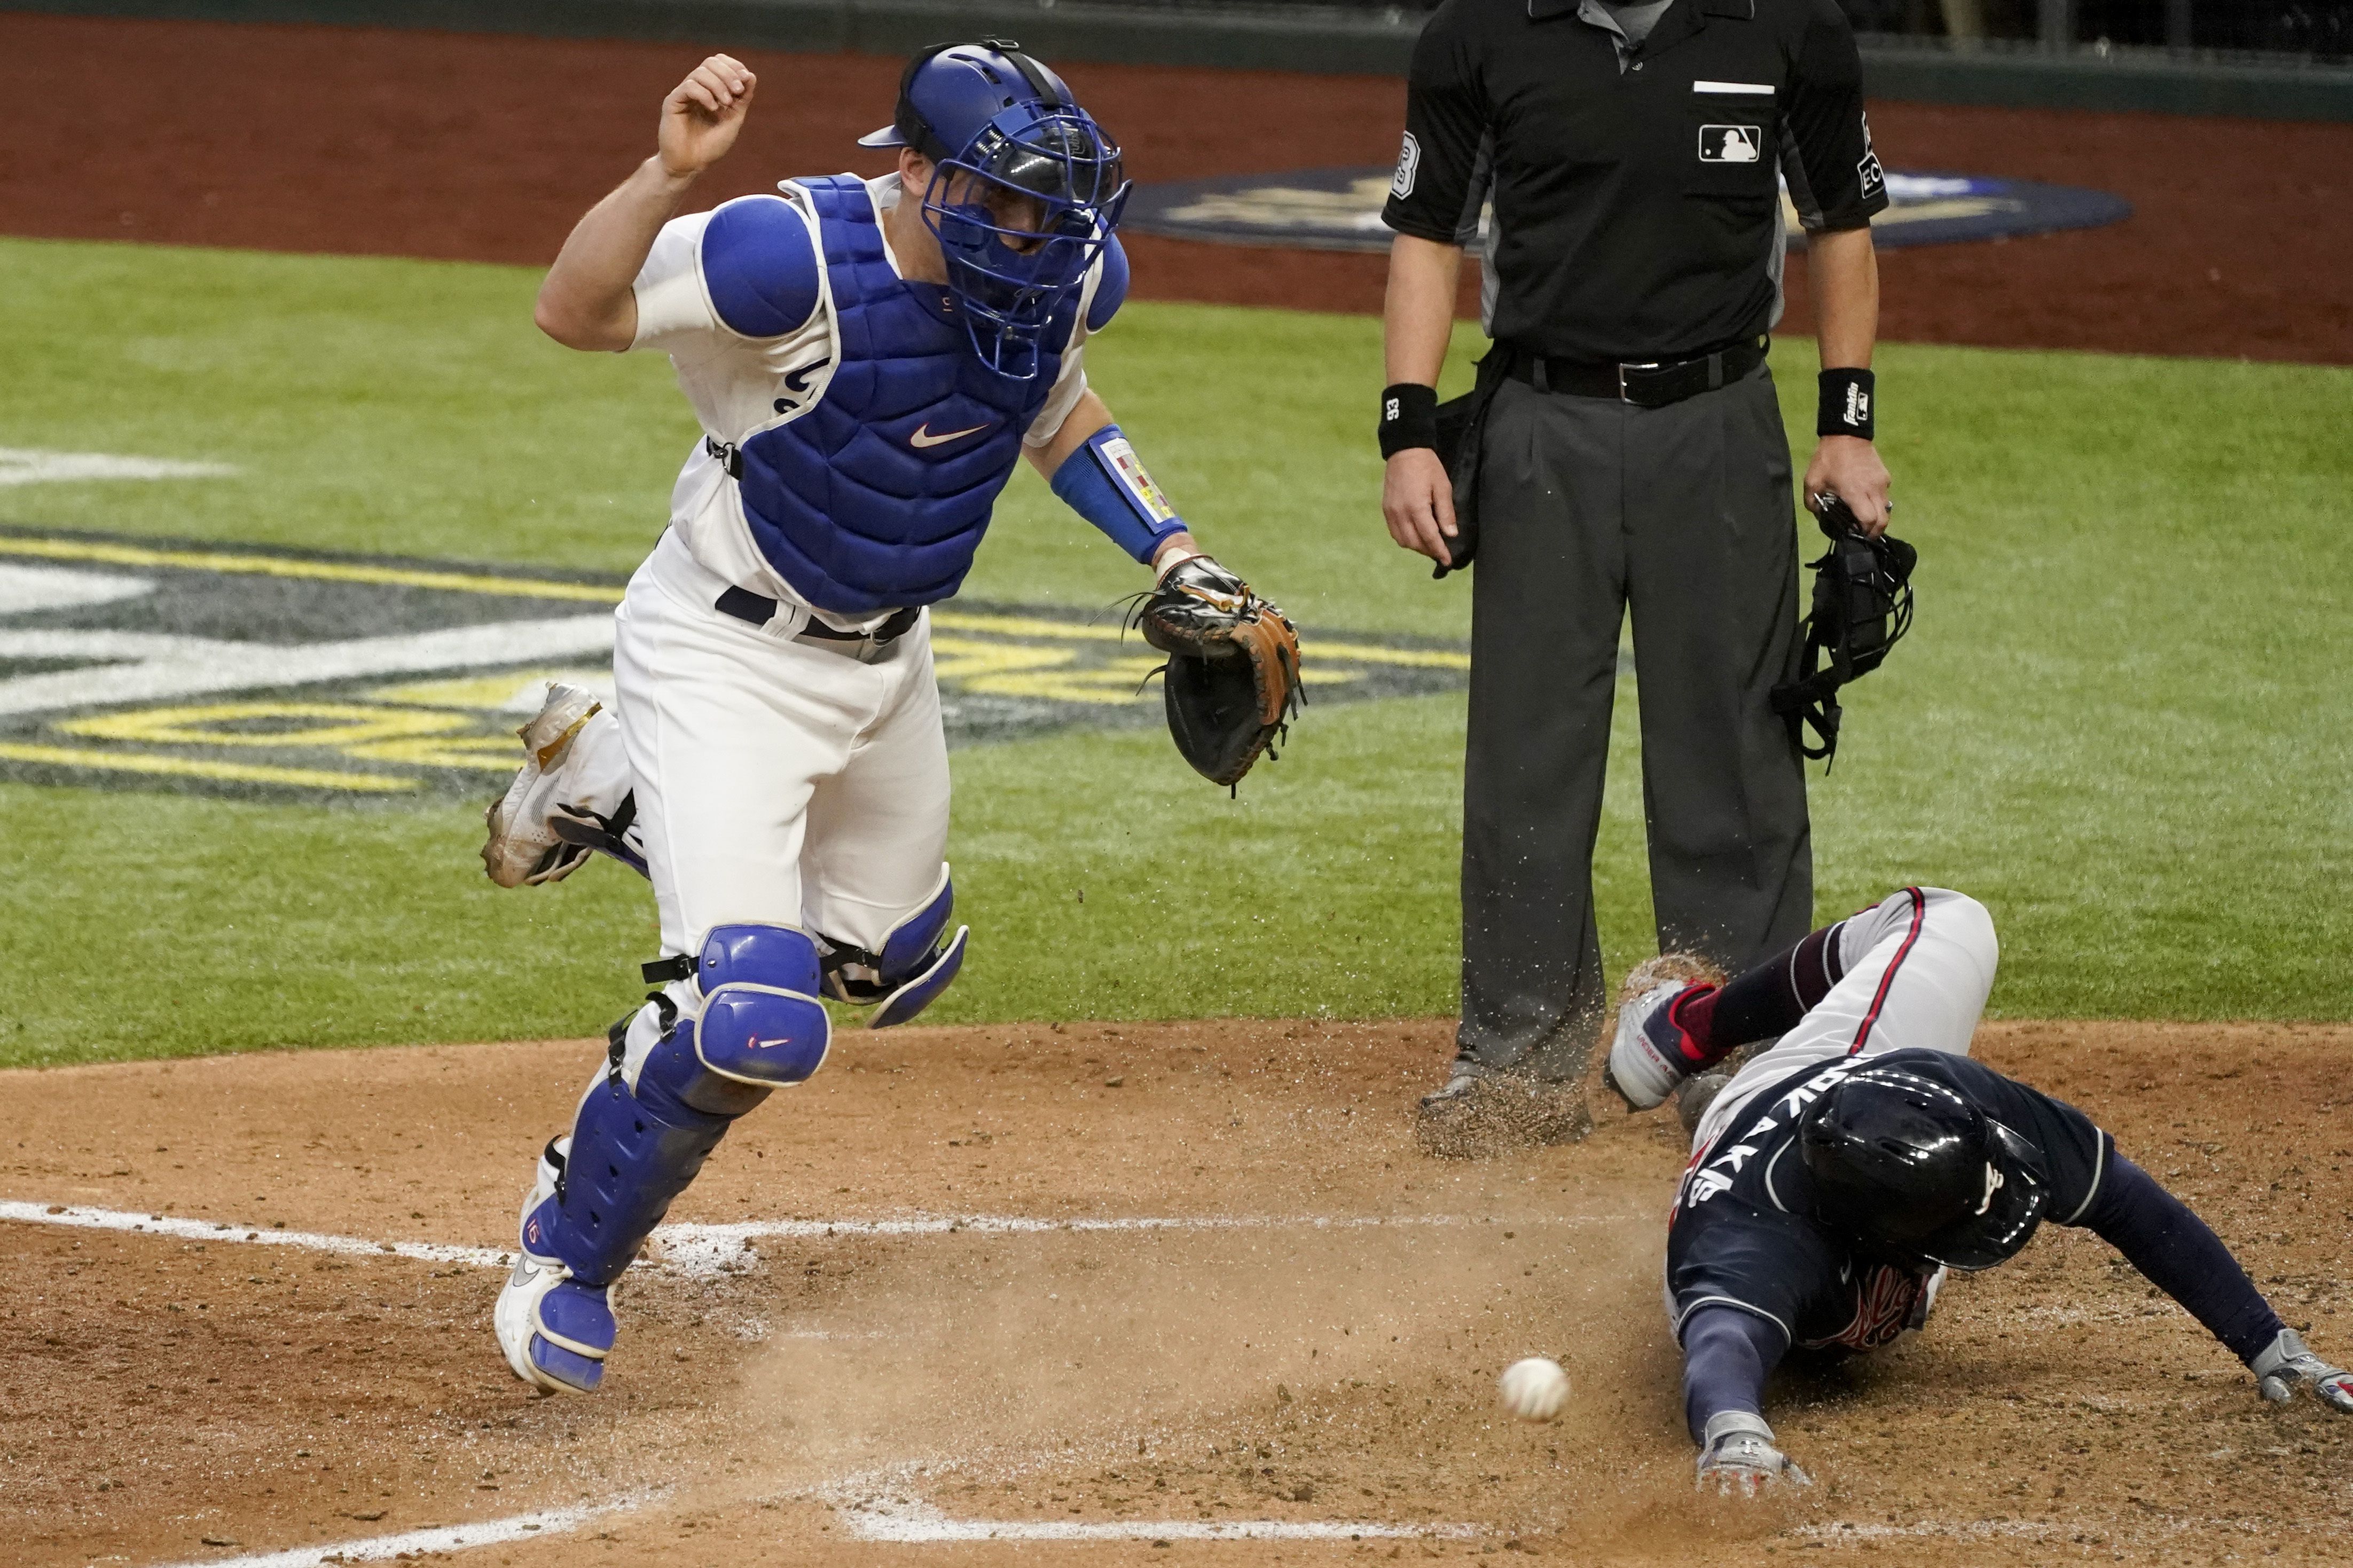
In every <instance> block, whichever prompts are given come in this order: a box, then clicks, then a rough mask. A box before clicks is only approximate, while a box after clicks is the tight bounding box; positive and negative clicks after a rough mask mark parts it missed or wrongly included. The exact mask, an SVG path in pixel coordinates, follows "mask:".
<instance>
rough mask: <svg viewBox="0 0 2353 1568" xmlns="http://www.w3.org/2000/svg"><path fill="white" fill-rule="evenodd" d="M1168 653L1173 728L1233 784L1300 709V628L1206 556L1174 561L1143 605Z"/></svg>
mask: <svg viewBox="0 0 2353 1568" xmlns="http://www.w3.org/2000/svg"><path fill="white" fill-rule="evenodd" d="M1136 621H1137V624H1138V625H1139V626H1141V627H1142V628H1143V631H1144V640H1145V641H1146V642H1148V643H1150V644H1151V645H1152V646H1153V647H1156V648H1158V649H1159V650H1160V651H1161V652H1163V653H1165V654H1166V655H1167V656H1168V664H1167V667H1166V669H1167V679H1166V684H1165V686H1164V688H1163V695H1164V697H1165V698H1166V702H1167V707H1168V732H1169V734H1170V735H1171V736H1173V737H1174V738H1175V739H1176V750H1177V752H1179V753H1180V754H1181V755H1182V756H1183V757H1184V759H1185V760H1186V761H1187V762H1188V763H1192V764H1193V768H1194V771H1195V772H1197V773H1199V774H1200V775H1201V776H1202V777H1203V778H1205V779H1208V781H1209V782H1210V783H1211V784H1225V785H1228V786H1229V787H1230V786H1231V785H1233V784H1236V783H1238V782H1240V779H1241V776H1242V775H1243V774H1244V773H1248V772H1250V764H1251V763H1255V762H1256V761H1258V755H1259V753H1260V752H1266V753H1267V754H1268V755H1269V756H1270V757H1271V756H1273V755H1274V754H1275V753H1274V752H1273V750H1272V747H1273V746H1274V744H1275V743H1276V742H1278V741H1281V740H1282V739H1284V738H1286V737H1287V735H1288V734H1289V731H1290V721H1291V719H1292V717H1293V715H1294V714H1296V713H1297V712H1298V711H1299V704H1300V685H1299V631H1298V628H1297V627H1295V626H1293V625H1292V624H1291V622H1290V621H1289V620H1287V619H1286V618H1285V617H1284V616H1283V614H1282V611H1281V610H1278V609H1276V608H1275V607H1274V606H1273V605H1271V604H1269V603H1267V601H1265V600H1264V599H1261V598H1260V597H1259V596H1258V595H1255V594H1253V593H1251V592H1250V584H1247V583H1245V582H1243V581H1242V580H1241V579H1240V578H1239V577H1237V576H1235V575H1234V574H1232V573H1231V572H1229V571H1227V570H1226V569H1225V568H1224V567H1223V566H1220V565H1219V564H1218V563H1216V562H1215V561H1213V560H1211V559H1210V558H1209V557H1208V556H1206V555H1195V556H1192V557H1189V558H1188V559H1187V560H1184V561H1181V562H1179V563H1177V564H1176V565H1175V566H1172V567H1170V568H1169V569H1168V571H1167V572H1166V574H1164V575H1163V576H1162V577H1161V579H1160V585H1159V586H1158V587H1156V588H1155V589H1154V590H1153V591H1152V592H1151V593H1149V594H1147V595H1145V597H1144V601H1143V605H1142V607H1141V608H1140V609H1139V610H1138V611H1137V613H1136Z"/></svg>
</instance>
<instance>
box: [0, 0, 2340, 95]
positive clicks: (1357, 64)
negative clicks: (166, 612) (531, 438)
mask: <svg viewBox="0 0 2353 1568" xmlns="http://www.w3.org/2000/svg"><path fill="white" fill-rule="evenodd" d="M0 10H8V11H17V12H34V13H42V14H47V15H56V16H122V17H147V18H157V19H181V20H204V21H227V22H284V23H311V24H326V25H338V26H375V27H404V28H418V29H427V30H433V31H444V32H473V33H522V34H533V35H539V36H543V37H573V38H638V39H651V40H657V41H675V42H680V43H695V44H703V45H708V46H712V47H726V46H730V45H732V46H734V47H745V48H776V49H796V50H803V51H808V52H815V53H828V52H834V51H841V50H849V51H855V52H858V53H861V54H879V55H897V54H904V53H907V52H908V51H910V50H913V49H914V48H917V47H921V46H922V45H923V44H927V43H934V42H937V41H939V40H941V39H943V38H948V37H977V36H981V35H987V34H994V35H997V36H999V37H1016V38H1018V39H1020V40H1021V42H1022V43H1024V44H1025V45H1027V46H1029V47H1031V48H1033V49H1035V50H1036V51H1037V52H1038V53H1039V54H1041V55H1044V56H1047V57H1050V58H1056V57H1059V58H1064V59H1073V60H1104V61H1113V62H1117V63H1121V64H1131V65H1172V66H1210V67H1224V68H1233V69H1257V70H1295V71H1311V72H1316V73H1323V74H1352V75H1374V76H1382V75H1389V76H1394V75H1399V74H1402V73H1403V71H1404V70H1405V67H1406V61H1407V59H1408V58H1409V55H1410V54H1411V52H1412V49H1413V40H1414V38H1415V37H1416V35H1417V34H1418V33H1419V30H1420V26H1421V18H1420V17H1419V16H1398V18H1397V19H1395V20H1389V19H1388V18H1387V17H1385V16H1382V15H1381V14H1378V13H1366V15H1364V16H1354V15H1350V14H1348V13H1346V12H1344V11H1337V10H1318V11H1303V12H1301V13H1300V14H1298V15H1295V16H1293V15H1284V14H1282V13H1281V12H1279V11H1236V12H1220V11H1211V10H1207V9H1199V10H1172V9H1163V8H1155V7H1142V6H1127V5H1108V4H1094V3H1091V0H1077V3H1073V4H1059V5H1057V4H1050V3H1049V4H1046V5H1039V4H1037V3H1036V0H1029V3H1028V4H1024V3H1021V0H964V3H956V0H37V3H36V4H31V5H21V4H20V5H0ZM1863 74H1864V81H1865V85H1866V87H1867V88H1868V89H1869V91H1870V93H1871V95H1872V96H1873V97H1874V98H1882V99H1894V100H1908V101H1912V102H1918V103H1959V104H1978V105H1987V106H1994V107H2009V108H2021V109H2083V110H2104V111H2115V110H2145V111H2153V112H2157V113H2167V114H2208V115H2232V116H2242V117H2245V118H2248V119H2255V120H2307V121H2353V68H2343V67H2333V66H2309V67H2300V66H2295V65H2249V64H2230V63H2221V62H2196V61H2179V60H2171V59H2166V58H2122V59H2116V58H2111V59H2097V58H2083V57H2080V56H2070V55H2035V54H2026V53H2017V52H2011V51H2008V50H1987V51H1984V52H1982V53H1973V52H1968V51H1962V50H1947V49H1934V48H1917V47H1889V46H1883V45H1874V44H1869V43H1866V44H1865V45H1864V47H1863Z"/></svg>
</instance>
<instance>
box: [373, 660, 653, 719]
mask: <svg viewBox="0 0 2353 1568" xmlns="http://www.w3.org/2000/svg"><path fill="white" fill-rule="evenodd" d="M607 679H608V678H607V674H606V672H604V671H603V670H596V669H577V668H573V669H533V670H518V671H513V672H511V673H508V674H504V675H468V676H459V678H458V679H455V680H418V681H412V682H410V683H408V684H407V685H404V686H383V687H378V688H377V689H375V690H374V691H371V692H369V693H368V695H369V696H370V697H373V698H376V699H378V700H382V701H385V702H406V703H409V704H412V705H414V706H416V707H418V708H470V709H473V710H478V711H480V712H485V713H501V712H510V711H512V712H524V711H533V712H535V711H537V710H538V707H539V702H540V699H541V697H542V695H543V688H544V687H545V686H546V685H547V683H548V682H549V681H551V680H568V681H570V682H572V683H573V684H574V685H575V686H583V685H586V686H590V687H594V686H596V685H600V684H602V683H603V682H604V681H605V680H607ZM526 700H528V702H529V703H530V707H529V709H525V708H523V707H522V706H521V704H522V703H523V702H524V701H526Z"/></svg>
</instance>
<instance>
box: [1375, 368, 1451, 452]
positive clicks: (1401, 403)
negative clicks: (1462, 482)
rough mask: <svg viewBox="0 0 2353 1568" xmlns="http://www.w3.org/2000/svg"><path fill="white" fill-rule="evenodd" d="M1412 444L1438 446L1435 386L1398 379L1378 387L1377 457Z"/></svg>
mask: <svg viewBox="0 0 2353 1568" xmlns="http://www.w3.org/2000/svg"><path fill="white" fill-rule="evenodd" d="M1411 447H1430V448H1431V449H1432V450H1433V451H1434V450H1436V449H1437V447H1438V388H1436V387H1434V386H1423V385H1421V384H1419V383H1418V382H1411V381H1400V382H1398V384H1396V385H1395V386H1390V387H1384V388H1383V389H1382V390H1381V459H1382V461H1384V462H1386V461H1388V459H1389V458H1394V457H1396V456H1397V455H1398V453H1399V452H1403V451H1406V450H1409V448H1411Z"/></svg>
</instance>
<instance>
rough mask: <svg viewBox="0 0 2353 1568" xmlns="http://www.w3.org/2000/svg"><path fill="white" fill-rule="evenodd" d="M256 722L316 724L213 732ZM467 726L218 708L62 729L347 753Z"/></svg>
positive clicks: (386, 715)
mask: <svg viewBox="0 0 2353 1568" xmlns="http://www.w3.org/2000/svg"><path fill="white" fill-rule="evenodd" d="M256 720H281V721H296V722H299V721H305V720H308V721H312V722H311V724H310V725H309V727H308V728H305V729H289V728H280V729H273V730H266V731H265V730H221V729H215V728H210V726H214V725H219V724H232V723H237V722H251V721H256ZM468 723H469V721H468V720H467V719H466V718H465V716H464V715H462V714H458V713H437V712H434V711H431V710H427V709H421V708H367V707H361V706H359V705H358V704H356V703H350V702H216V703H210V704H206V705H205V706H202V707H195V708H142V709H137V710H132V711H131V712H128V713H105V714H100V715H99V716H97V717H95V718H90V719H70V720H68V721H66V722H65V723H62V724H60V725H58V729H60V730H63V731H67V732H68V733H69V734H75V735H89V736H91V737H93V738H95V739H97V740H100V741H144V742H148V743H149V744H151V745H165V746H334V747H346V746H353V745H357V744H360V743H361V742H384V741H398V740H406V739H410V738H413V737H417V736H421V735H434V736H444V735H448V734H449V733H450V732H451V731H459V730H463V729H465V728H466V727H467V725H468ZM504 744H505V742H501V745H504Z"/></svg>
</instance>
